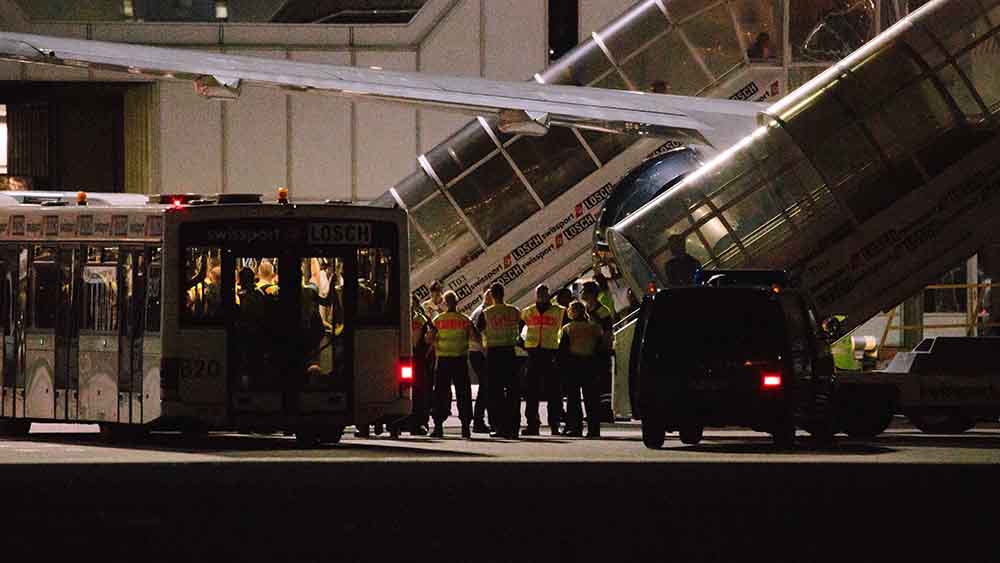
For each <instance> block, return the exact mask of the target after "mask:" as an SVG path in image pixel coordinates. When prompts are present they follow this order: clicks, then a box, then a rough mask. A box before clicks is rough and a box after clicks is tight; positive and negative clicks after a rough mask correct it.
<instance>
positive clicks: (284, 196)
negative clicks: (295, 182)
mask: <svg viewBox="0 0 1000 563" xmlns="http://www.w3.org/2000/svg"><path fill="white" fill-rule="evenodd" d="M278 203H280V204H281V205H288V188H285V187H281V188H278Z"/></svg>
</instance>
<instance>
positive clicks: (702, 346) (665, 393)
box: [633, 284, 834, 449]
mask: <svg viewBox="0 0 1000 563" xmlns="http://www.w3.org/2000/svg"><path fill="white" fill-rule="evenodd" d="M635 338H636V339H637V340H636V341H635V342H634V343H633V344H634V347H633V353H637V354H638V358H639V361H638V362H636V363H635V364H634V368H635V369H636V370H637V371H638V373H637V374H633V375H634V376H635V377H634V379H633V381H634V382H635V383H636V384H637V389H636V391H635V400H636V401H637V402H638V406H639V412H640V413H641V418H642V438H643V443H645V445H646V446H647V447H649V448H654V449H655V448H660V447H661V446H662V445H663V441H664V433H665V432H667V431H670V432H673V431H679V432H680V438H681V441H682V442H683V443H685V444H696V443H698V442H699V441H701V438H702V432H703V430H704V428H705V427H706V426H748V427H750V428H753V429H754V430H758V431H761V432H768V433H770V434H772V435H773V436H774V441H775V443H777V444H779V445H783V446H790V445H792V444H793V443H794V441H795V430H796V427H801V428H804V429H805V430H807V431H808V432H810V433H811V434H813V435H815V436H817V437H820V438H822V439H824V440H828V439H832V437H833V433H834V422H833V416H834V413H833V409H832V408H831V407H832V404H831V394H832V392H833V385H834V367H833V357H832V356H831V354H830V347H829V344H828V342H827V339H826V338H825V336H824V335H823V333H822V332H821V329H820V327H819V326H818V325H817V323H816V319H815V315H814V313H813V311H812V309H811V307H810V306H809V304H808V300H807V299H806V298H805V297H804V296H803V295H802V294H801V293H800V292H799V291H797V290H795V289H785V288H782V287H781V286H779V285H777V284H775V285H764V286H760V285H755V286H739V285H730V286H726V285H725V284H716V285H715V286H714V287H713V286H696V287H685V288H674V289H666V290H661V291H659V292H658V293H656V295H655V296H653V297H651V298H647V299H646V300H645V302H644V303H643V310H642V311H641V313H640V325H639V326H637V329H636V335H635Z"/></svg>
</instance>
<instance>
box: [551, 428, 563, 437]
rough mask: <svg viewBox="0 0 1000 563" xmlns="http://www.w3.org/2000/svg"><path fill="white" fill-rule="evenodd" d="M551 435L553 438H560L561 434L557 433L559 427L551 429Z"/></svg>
mask: <svg viewBox="0 0 1000 563" xmlns="http://www.w3.org/2000/svg"><path fill="white" fill-rule="evenodd" d="M552 435H553V436H562V432H560V431H559V427H558V426H553V427H552Z"/></svg>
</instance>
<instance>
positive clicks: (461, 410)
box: [431, 291, 479, 438]
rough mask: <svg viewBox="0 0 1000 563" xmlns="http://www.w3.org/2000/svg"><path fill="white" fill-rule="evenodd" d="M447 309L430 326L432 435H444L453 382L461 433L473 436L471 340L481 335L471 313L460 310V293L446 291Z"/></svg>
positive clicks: (464, 435) (449, 409) (449, 411)
mask: <svg viewBox="0 0 1000 563" xmlns="http://www.w3.org/2000/svg"><path fill="white" fill-rule="evenodd" d="M444 302H445V312H443V313H441V314H439V315H438V316H436V317H434V321H433V326H432V328H431V331H432V334H433V340H434V350H435V353H436V355H437V366H436V369H435V372H434V413H433V416H434V430H433V431H432V432H431V436H432V437H434V438H443V437H444V421H445V420H447V419H448V416H449V415H451V386H452V385H454V386H455V396H456V398H457V399H458V418H459V420H461V421H462V437H463V438H471V437H472V428H471V427H470V425H471V423H472V384H471V382H470V381H469V341H470V340H472V339H476V338H479V333H478V331H476V329H475V327H473V326H472V321H471V320H470V319H469V317H467V316H465V315H463V314H462V313H459V312H458V311H457V308H458V295H456V294H455V292H454V291H448V292H446V293H445V294H444Z"/></svg>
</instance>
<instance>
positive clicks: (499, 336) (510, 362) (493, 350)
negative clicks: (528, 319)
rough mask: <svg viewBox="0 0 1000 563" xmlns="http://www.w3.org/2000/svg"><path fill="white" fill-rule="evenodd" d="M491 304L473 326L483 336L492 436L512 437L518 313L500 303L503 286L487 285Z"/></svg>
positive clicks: (517, 402)
mask: <svg viewBox="0 0 1000 563" xmlns="http://www.w3.org/2000/svg"><path fill="white" fill-rule="evenodd" d="M490 294H491V295H492V296H493V305H491V306H489V307H487V308H486V309H484V310H483V316H482V317H481V318H480V320H479V326H477V328H478V329H479V331H480V332H482V333H483V334H484V335H485V339H484V345H485V346H486V373H487V377H488V378H489V382H490V399H491V400H490V422H492V423H493V430H494V432H493V433H492V434H490V436H492V437H494V438H509V439H516V438H517V435H518V424H519V422H520V419H521V398H520V395H519V386H518V382H517V374H516V373H515V371H514V346H515V345H516V344H517V336H518V334H517V333H518V325H519V323H520V320H521V312H520V311H518V310H517V308H516V307H512V306H510V305H508V304H506V303H504V300H503V299H504V291H503V285H502V284H499V283H495V284H493V285H492V286H490Z"/></svg>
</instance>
